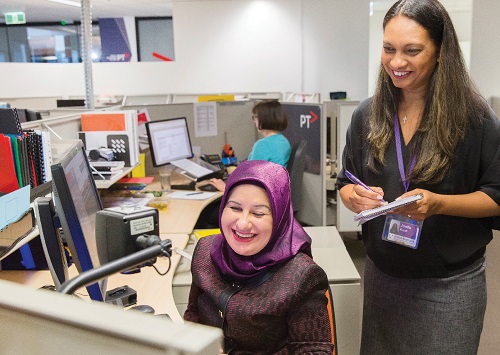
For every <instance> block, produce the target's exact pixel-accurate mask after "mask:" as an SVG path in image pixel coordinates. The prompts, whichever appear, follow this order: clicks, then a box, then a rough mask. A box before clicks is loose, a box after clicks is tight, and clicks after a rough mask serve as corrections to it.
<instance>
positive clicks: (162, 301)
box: [0, 194, 221, 322]
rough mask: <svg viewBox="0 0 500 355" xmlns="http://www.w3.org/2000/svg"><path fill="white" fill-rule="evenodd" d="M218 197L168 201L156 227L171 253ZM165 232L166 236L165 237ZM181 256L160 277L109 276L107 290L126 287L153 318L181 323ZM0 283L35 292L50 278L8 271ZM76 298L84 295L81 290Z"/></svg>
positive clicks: (162, 262) (150, 273) (145, 272)
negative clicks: (177, 299)
mask: <svg viewBox="0 0 500 355" xmlns="http://www.w3.org/2000/svg"><path fill="white" fill-rule="evenodd" d="M219 196H221V194H216V195H215V196H214V197H213V198H211V199H207V200H173V199H172V200H171V201H170V204H169V206H168V208H167V210H166V211H160V213H159V224H160V236H161V238H162V239H171V240H172V249H173V248H175V247H177V248H180V249H184V248H185V247H186V244H187V242H188V239H189V236H188V235H189V234H191V232H192V231H193V228H194V225H195V224H196V221H197V219H198V216H199V214H200V213H201V211H202V210H203V208H204V207H205V206H206V205H207V204H209V203H210V202H211V201H213V200H215V199H216V198H218V197H219ZM166 232H168V233H166ZM180 259H181V256H180V255H178V254H177V253H172V257H171V258H170V260H171V263H172V264H171V267H170V271H169V272H168V273H167V274H166V275H165V276H164V277H160V276H159V275H158V274H157V273H156V271H155V270H154V269H153V268H151V267H148V268H143V269H142V270H141V272H140V273H137V274H132V275H121V274H119V275H113V276H111V277H110V278H109V279H108V287H107V288H108V290H111V289H113V288H115V287H118V286H123V285H129V286H130V287H132V288H133V289H134V290H136V291H137V303H138V304H147V305H150V306H152V307H153V308H154V309H155V311H156V313H157V314H162V313H167V314H169V315H170V318H172V320H173V321H174V322H182V317H181V315H180V314H179V312H178V310H177V308H176V307H175V303H174V300H173V296H172V287H171V285H172V279H173V275H174V271H175V269H176V268H177V265H178V264H179V261H180ZM155 265H156V266H157V267H158V269H159V270H160V271H161V272H164V271H165V270H166V269H167V267H168V260H167V259H165V258H158V259H157V262H156V264H155ZM76 275H77V270H76V267H75V266H74V265H72V266H71V267H70V269H69V276H70V278H71V277H74V276H76ZM0 279H1V280H6V281H12V282H16V283H20V284H25V285H27V286H29V287H32V288H39V287H42V286H44V285H52V284H53V281H52V277H51V275H50V272H49V271H48V270H38V271H21V270H19V271H11V270H4V271H1V272H0ZM77 293H78V294H80V293H84V294H86V293H87V292H86V290H85V289H82V290H79V291H78V292H77Z"/></svg>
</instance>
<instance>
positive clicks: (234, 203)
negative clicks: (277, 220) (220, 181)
mask: <svg viewBox="0 0 500 355" xmlns="http://www.w3.org/2000/svg"><path fill="white" fill-rule="evenodd" d="M221 229H222V232H223V233H224V237H225V238H226V241H227V243H228V244H229V246H230V247H231V249H233V250H234V252H235V253H237V254H240V255H244V256H251V255H255V254H257V253H258V252H260V251H261V250H262V249H264V247H265V246H266V245H267V244H268V243H269V240H270V239H271V235H272V231H273V215H272V208H271V203H270V201H269V197H268V196H267V192H266V190H264V189H263V188H262V187H259V186H256V185H252V184H242V185H238V186H236V187H234V188H233V189H232V191H231V192H230V195H229V198H228V200H227V203H226V206H225V207H224V210H223V212H222V216H221Z"/></svg>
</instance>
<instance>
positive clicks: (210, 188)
mask: <svg viewBox="0 0 500 355" xmlns="http://www.w3.org/2000/svg"><path fill="white" fill-rule="evenodd" d="M198 190H201V191H210V192H215V191H219V190H217V188H216V187H215V186H214V185H212V184H205V185H200V186H198Z"/></svg>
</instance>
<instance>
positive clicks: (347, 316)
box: [172, 226, 361, 355]
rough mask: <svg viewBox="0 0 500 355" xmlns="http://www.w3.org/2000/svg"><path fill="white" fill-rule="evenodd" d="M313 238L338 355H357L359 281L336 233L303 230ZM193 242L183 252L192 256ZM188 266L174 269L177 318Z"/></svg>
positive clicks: (185, 296)
mask: <svg viewBox="0 0 500 355" xmlns="http://www.w3.org/2000/svg"><path fill="white" fill-rule="evenodd" d="M304 229H305V230H306V232H307V233H308V234H309V235H310V236H311V238H312V254H313V258H314V260H315V261H316V262H317V263H318V265H320V266H321V267H322V268H323V269H324V270H325V272H326V274H327V276H328V281H329V283H330V288H331V290H332V296H333V304H334V307H335V320H336V326H337V339H338V347H339V353H340V354H343V355H346V354H348V355H349V354H353V355H354V354H356V355H357V354H359V342H360V325H361V284H360V280H361V277H360V275H359V273H358V271H357V270H356V267H355V266H354V264H353V262H352V260H351V257H350V256H349V253H348V252H347V249H346V248H345V245H344V242H343V241H342V238H341V237H340V235H339V233H338V232H337V229H336V228H335V227H333V226H329V227H306V228H304ZM195 244H196V239H195V238H194V237H192V236H191V238H190V239H189V243H188V245H187V247H186V250H187V251H189V252H190V253H192V251H193V250H194V246H195ZM190 265H191V262H190V261H189V260H188V259H186V258H183V259H181V261H180V263H179V264H178V266H177V268H176V272H175V275H174V278H173V284H172V294H173V298H174V300H175V303H176V306H177V309H178V310H179V313H180V314H184V311H185V310H186V307H187V301H188V296H189V289H190V286H191V267H190Z"/></svg>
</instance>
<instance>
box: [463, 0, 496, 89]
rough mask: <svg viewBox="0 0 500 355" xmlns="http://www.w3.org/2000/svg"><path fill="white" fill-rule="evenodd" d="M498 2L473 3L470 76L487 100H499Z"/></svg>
mask: <svg viewBox="0 0 500 355" xmlns="http://www.w3.org/2000/svg"><path fill="white" fill-rule="evenodd" d="M499 36H500V2H499V1H482V0H476V1H474V7H473V11H472V41H471V43H472V44H471V68H470V69H471V75H472V77H473V78H474V80H475V82H476V84H477V85H478V87H479V90H480V91H481V93H482V94H483V95H484V97H486V98H490V97H492V96H500V70H499V69H498V63H499V62H500V40H498V38H499Z"/></svg>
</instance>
